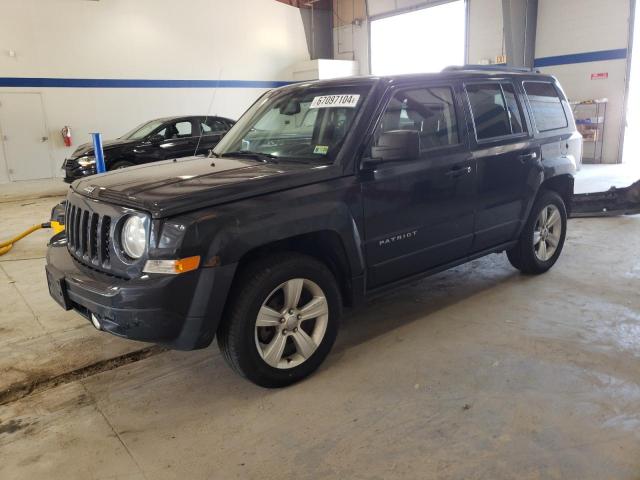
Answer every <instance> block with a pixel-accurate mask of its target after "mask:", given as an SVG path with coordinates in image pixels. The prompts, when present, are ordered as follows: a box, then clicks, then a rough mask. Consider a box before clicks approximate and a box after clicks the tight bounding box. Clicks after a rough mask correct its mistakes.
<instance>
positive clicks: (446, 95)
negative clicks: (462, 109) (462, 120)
mask: <svg viewBox="0 0 640 480" xmlns="http://www.w3.org/2000/svg"><path fill="white" fill-rule="evenodd" d="M392 130H414V131H417V132H419V133H420V145H421V149H422V150H423V151H426V150H431V149H433V148H439V147H446V146H451V145H457V144H458V143H460V142H459V139H458V123H457V121H456V112H455V106H454V103H453V92H452V91H451V88H449V87H428V88H426V87H425V88H416V89H412V90H403V91H401V92H398V93H396V94H395V95H394V97H393V98H392V99H391V101H390V102H389V105H388V106H387V110H386V111H385V113H384V116H383V117H382V121H381V122H380V124H379V126H378V129H377V132H376V134H377V135H376V141H377V136H379V135H380V134H381V133H384V132H389V131H392Z"/></svg>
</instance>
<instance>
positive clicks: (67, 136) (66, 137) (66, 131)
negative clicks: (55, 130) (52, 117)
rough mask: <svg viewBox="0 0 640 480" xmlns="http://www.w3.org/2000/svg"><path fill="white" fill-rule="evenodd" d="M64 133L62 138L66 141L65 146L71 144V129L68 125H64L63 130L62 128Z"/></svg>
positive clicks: (61, 131)
mask: <svg viewBox="0 0 640 480" xmlns="http://www.w3.org/2000/svg"><path fill="white" fill-rule="evenodd" d="M60 133H61V134H62V140H63V141H64V145H65V147H70V146H71V129H70V128H69V127H68V126H66V125H65V126H64V128H63V129H62V130H60Z"/></svg>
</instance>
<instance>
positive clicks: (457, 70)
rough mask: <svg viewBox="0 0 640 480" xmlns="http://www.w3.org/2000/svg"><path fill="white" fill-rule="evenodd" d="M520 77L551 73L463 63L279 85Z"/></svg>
mask: <svg viewBox="0 0 640 480" xmlns="http://www.w3.org/2000/svg"><path fill="white" fill-rule="evenodd" d="M497 76H500V77H521V78H541V77H542V78H549V79H552V78H553V77H552V76H551V75H546V74H542V73H540V72H539V71H536V70H529V69H523V68H511V67H506V66H504V67H503V66H497V65H496V66H493V65H492V66H484V65H465V66H464V67H447V68H445V69H444V70H443V71H441V72H436V73H409V74H401V75H380V76H376V75H363V76H353V77H341V78H332V79H327V80H310V81H302V82H299V83H295V84H292V85H289V86H287V87H281V88H283V89H286V88H291V87H292V86H297V87H304V86H311V85H313V86H337V85H363V84H370V83H374V82H376V81H386V82H389V83H405V82H411V81H420V80H423V81H429V80H442V79H460V78H463V79H464V78H470V77H473V78H478V77H487V78H494V77H497Z"/></svg>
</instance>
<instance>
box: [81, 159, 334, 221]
mask: <svg viewBox="0 0 640 480" xmlns="http://www.w3.org/2000/svg"><path fill="white" fill-rule="evenodd" d="M337 171H338V169H337V167H335V166H333V165H326V164H324V165H323V164H315V163H301V162H300V163H293V162H287V163H284V162H282V163H281V162H278V163H261V162H257V161H254V160H251V159H244V158H242V159H241V158H206V157H187V158H182V159H178V160H165V161H162V162H155V163H150V164H144V165H139V166H136V167H129V168H126V169H122V170H114V171H112V172H107V173H104V174H100V175H94V176H91V177H89V178H86V179H81V180H77V181H76V182H74V183H73V185H72V188H73V190H74V191H75V192H76V193H79V194H80V195H84V196H86V197H89V198H94V199H97V200H102V201H105V202H109V203H114V204H117V205H122V206H128V207H132V208H137V209H142V210H146V211H148V212H150V213H151V214H152V215H153V217H154V218H161V217H166V216H169V215H176V214H179V213H185V212H188V211H191V210H196V209H198V208H204V207H207V206H213V205H217V204H220V203H226V202H229V201H233V200H240V199H243V198H249V197H252V196H255V195H262V194H265V193H270V192H274V191H278V190H284V189H289V188H293V187H298V186H302V185H305V184H309V183H314V182H318V181H322V180H326V179H328V178H331V177H335V176H337Z"/></svg>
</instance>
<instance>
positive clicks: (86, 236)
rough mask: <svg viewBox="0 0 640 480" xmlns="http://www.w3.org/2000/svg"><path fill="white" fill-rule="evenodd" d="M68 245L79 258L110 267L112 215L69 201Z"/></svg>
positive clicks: (66, 221)
mask: <svg viewBox="0 0 640 480" xmlns="http://www.w3.org/2000/svg"><path fill="white" fill-rule="evenodd" d="M65 215H66V216H65V223H66V225H65V228H66V230H67V246H68V248H69V252H71V254H72V255H73V256H74V257H76V258H77V259H78V260H82V261H83V262H86V263H90V264H93V265H97V266H101V267H103V268H109V267H110V265H111V254H110V247H111V245H110V241H111V217H110V216H108V215H99V214H98V213H95V212H91V211H90V210H85V209H82V208H80V207H79V206H77V205H73V204H71V203H70V202H67V209H66V212H65Z"/></svg>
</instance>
